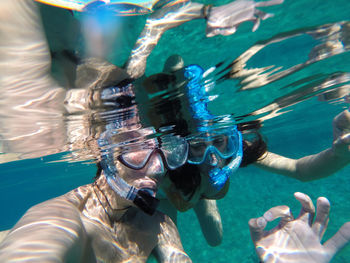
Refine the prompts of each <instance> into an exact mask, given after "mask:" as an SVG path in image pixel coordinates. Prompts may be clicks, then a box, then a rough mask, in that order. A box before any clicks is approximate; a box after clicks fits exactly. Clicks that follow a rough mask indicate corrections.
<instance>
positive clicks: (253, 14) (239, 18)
mask: <svg viewBox="0 0 350 263" xmlns="http://www.w3.org/2000/svg"><path fill="white" fill-rule="evenodd" d="M282 3H283V0H270V1H265V2H257V3H255V2H254V1H252V0H236V1H233V2H231V3H229V4H227V5H223V6H218V7H212V8H211V9H210V10H209V15H208V21H207V31H206V34H207V37H212V36H216V35H224V36H227V35H231V34H233V33H235V32H236V30H237V27H238V26H239V25H240V24H241V23H243V22H246V21H253V23H254V26H253V32H254V31H255V30H257V29H258V27H259V25H260V19H262V20H265V19H267V18H269V17H272V16H273V14H267V13H265V12H263V11H260V10H258V9H256V7H262V6H270V5H278V4H282Z"/></svg>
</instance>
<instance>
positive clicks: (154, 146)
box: [116, 131, 188, 190]
mask: <svg viewBox="0 0 350 263" xmlns="http://www.w3.org/2000/svg"><path fill="white" fill-rule="evenodd" d="M144 132H145V131H144ZM153 132H154V131H153ZM150 134H152V131H151V133H147V134H146V135H150ZM144 135H145V134H144ZM143 139H144V140H142V143H139V144H136V145H134V146H133V147H128V149H127V150H126V151H123V152H122V153H121V154H120V155H119V156H118V157H117V158H116V159H117V160H118V163H119V164H120V165H119V169H121V170H123V171H128V174H129V176H127V177H126V178H125V180H126V181H129V180H130V178H135V177H139V179H137V182H136V185H134V184H132V185H133V186H135V187H136V188H138V189H140V188H147V189H152V190H156V187H155V186H154V185H152V183H151V182H150V181H149V180H147V182H145V181H146V180H144V179H142V178H143V177H144V178H146V177H147V179H155V180H156V181H157V182H159V179H161V177H162V175H164V173H165V170H166V169H176V168H178V167H180V166H182V165H183V164H185V163H186V161H187V154H188V143H187V141H186V140H185V139H184V138H181V137H179V136H174V135H164V136H162V137H161V138H151V139H147V138H146V137H144V138H143ZM134 141H135V140H134ZM123 166H124V167H123ZM130 174H131V175H130ZM131 181H134V180H133V179H131Z"/></svg>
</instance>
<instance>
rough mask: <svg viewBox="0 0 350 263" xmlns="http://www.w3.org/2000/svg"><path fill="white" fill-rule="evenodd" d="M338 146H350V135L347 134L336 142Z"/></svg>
mask: <svg viewBox="0 0 350 263" xmlns="http://www.w3.org/2000/svg"><path fill="white" fill-rule="evenodd" d="M334 144H336V145H339V144H340V145H348V144H350V133H346V134H344V135H342V136H340V137H339V138H338V139H336V140H335V142H334Z"/></svg>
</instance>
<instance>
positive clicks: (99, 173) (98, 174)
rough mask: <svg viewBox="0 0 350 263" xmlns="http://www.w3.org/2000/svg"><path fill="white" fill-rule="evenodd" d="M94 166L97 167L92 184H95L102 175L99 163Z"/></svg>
mask: <svg viewBox="0 0 350 263" xmlns="http://www.w3.org/2000/svg"><path fill="white" fill-rule="evenodd" d="M96 166H97V171H96V175H95V177H94V182H95V181H96V180H97V179H98V178H100V176H101V174H102V166H101V163H100V162H98V163H96Z"/></svg>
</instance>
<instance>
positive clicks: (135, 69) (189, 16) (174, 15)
mask: <svg viewBox="0 0 350 263" xmlns="http://www.w3.org/2000/svg"><path fill="white" fill-rule="evenodd" d="M205 12H206V9H205V8H204V5H203V4H199V3H193V2H189V3H186V4H185V5H183V4H182V5H181V6H178V5H174V6H169V7H164V8H162V9H160V10H158V11H156V12H155V13H154V14H152V15H151V16H150V17H149V18H148V19H147V21H146V25H145V27H144V29H143V31H142V32H141V34H140V36H139V38H138V40H137V42H136V44H135V46H134V48H133V50H132V52H131V55H130V57H129V60H128V62H127V65H126V71H127V73H128V74H129V75H130V76H131V77H133V78H139V77H141V76H142V75H143V74H144V72H145V69H146V63H147V58H148V56H149V55H150V54H151V52H152V50H153V49H154V47H155V46H156V45H157V43H158V41H159V39H160V38H161V36H162V34H163V33H164V32H165V31H167V30H168V29H171V28H174V27H177V26H179V25H181V24H183V23H186V22H188V21H191V20H194V19H198V18H204V16H205Z"/></svg>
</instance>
